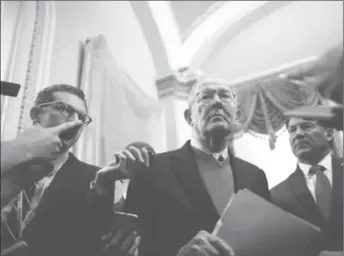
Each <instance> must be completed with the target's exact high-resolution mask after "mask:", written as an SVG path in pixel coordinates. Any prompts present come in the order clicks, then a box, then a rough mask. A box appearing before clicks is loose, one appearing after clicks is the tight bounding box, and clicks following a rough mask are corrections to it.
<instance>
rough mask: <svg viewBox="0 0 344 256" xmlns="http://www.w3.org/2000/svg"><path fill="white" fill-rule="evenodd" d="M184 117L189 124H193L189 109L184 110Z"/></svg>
mask: <svg viewBox="0 0 344 256" xmlns="http://www.w3.org/2000/svg"><path fill="white" fill-rule="evenodd" d="M184 119H185V121H186V122H187V123H188V124H189V125H190V126H193V124H192V119H191V111H190V110H189V109H185V110H184Z"/></svg>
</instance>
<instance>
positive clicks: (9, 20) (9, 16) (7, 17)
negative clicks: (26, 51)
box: [1, 1, 20, 80]
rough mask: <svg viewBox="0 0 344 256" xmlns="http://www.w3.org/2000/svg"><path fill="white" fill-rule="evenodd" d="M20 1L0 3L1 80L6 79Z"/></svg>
mask: <svg viewBox="0 0 344 256" xmlns="http://www.w3.org/2000/svg"><path fill="white" fill-rule="evenodd" d="M19 10H20V1H1V80H5V79H6V73H7V72H8V65H9V59H10V55H11V51H12V44H13V40H14V35H15V30H16V25H17V19H18V15H19Z"/></svg>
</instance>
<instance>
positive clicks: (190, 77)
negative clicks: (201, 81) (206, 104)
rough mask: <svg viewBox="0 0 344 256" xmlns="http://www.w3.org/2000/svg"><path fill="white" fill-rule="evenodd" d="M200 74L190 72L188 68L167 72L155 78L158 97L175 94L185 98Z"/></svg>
mask: <svg viewBox="0 0 344 256" xmlns="http://www.w3.org/2000/svg"><path fill="white" fill-rule="evenodd" d="M199 76H200V74H197V73H196V74H195V73H190V72H189V71H188V68H181V69H179V70H176V71H173V72H170V73H167V74H166V75H164V76H161V77H158V78H157V79H156V86H157V89H158V95H159V98H160V99H162V98H166V97H169V96H176V97H177V98H182V99H186V98H187V96H188V93H189V90H190V89H191V87H192V86H193V85H194V84H195V83H196V82H197V79H198V77H199Z"/></svg>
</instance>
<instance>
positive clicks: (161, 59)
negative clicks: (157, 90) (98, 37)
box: [130, 1, 170, 74]
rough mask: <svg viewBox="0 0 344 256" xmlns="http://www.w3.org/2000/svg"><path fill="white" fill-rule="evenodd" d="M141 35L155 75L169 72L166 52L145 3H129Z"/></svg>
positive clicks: (154, 21)
mask: <svg viewBox="0 0 344 256" xmlns="http://www.w3.org/2000/svg"><path fill="white" fill-rule="evenodd" d="M130 5H131V7H132V9H133V11H134V14H135V16H136V18H137V19H138V22H139V25H140V27H141V30H142V32H143V35H144V37H145V39H146V42H147V44H148V47H149V50H150V53H151V55H152V59H153V63H154V66H155V70H156V73H157V74H164V73H166V72H168V71H169V70H170V65H169V62H168V57H167V52H166V49H165V45H164V43H163V41H162V38H161V34H160V32H159V28H158V26H157V23H156V20H155V18H154V17H153V14H152V12H151V9H150V7H149V5H148V3H147V1H130Z"/></svg>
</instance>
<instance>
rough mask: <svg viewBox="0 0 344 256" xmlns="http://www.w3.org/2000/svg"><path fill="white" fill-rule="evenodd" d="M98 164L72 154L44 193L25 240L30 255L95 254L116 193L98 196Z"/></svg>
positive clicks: (80, 255) (73, 255) (75, 255)
mask: <svg viewBox="0 0 344 256" xmlns="http://www.w3.org/2000/svg"><path fill="white" fill-rule="evenodd" d="M98 169H99V168H98V167H96V166H93V165H89V164H86V163H84V162H81V161H79V160H78V159H77V158H76V157H75V156H74V155H72V154H70V156H69V158H68V160H67V162H66V163H65V164H64V165H63V166H62V167H61V169H60V170H59V171H58V172H57V174H56V176H55V178H54V179H53V181H52V183H51V184H50V186H49V187H48V188H47V191H46V192H45V194H44V195H43V197H42V199H41V201H40V203H39V205H38V208H37V210H36V215H35V217H34V218H33V220H32V222H31V223H30V224H29V226H28V231H27V232H26V234H25V235H24V240H26V241H27V242H28V245H29V247H28V249H29V255H30V256H53V255H56V256H57V255H58V256H62V255H64V256H68V255H71V256H87V255H90V256H95V255H98V252H99V245H100V233H101V231H102V230H103V229H104V225H105V223H106V222H107V220H109V219H110V218H111V209H112V202H113V194H111V195H109V196H105V197H98V196H97V195H96V194H95V193H94V192H95V191H91V190H90V182H91V181H92V180H93V179H94V177H95V173H96V172H97V170H98Z"/></svg>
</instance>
